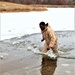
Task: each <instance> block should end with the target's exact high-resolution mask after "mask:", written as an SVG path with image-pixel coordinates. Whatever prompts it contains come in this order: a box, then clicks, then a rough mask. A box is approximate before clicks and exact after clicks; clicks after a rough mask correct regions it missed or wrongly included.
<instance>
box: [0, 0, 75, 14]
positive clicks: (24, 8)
mask: <svg viewBox="0 0 75 75" xmlns="http://www.w3.org/2000/svg"><path fill="white" fill-rule="evenodd" d="M47 8H75V5H35V4H34V5H32V4H31V5H24V4H16V3H11V2H3V1H0V12H1V13H2V12H31V11H37V12H39V11H47Z"/></svg>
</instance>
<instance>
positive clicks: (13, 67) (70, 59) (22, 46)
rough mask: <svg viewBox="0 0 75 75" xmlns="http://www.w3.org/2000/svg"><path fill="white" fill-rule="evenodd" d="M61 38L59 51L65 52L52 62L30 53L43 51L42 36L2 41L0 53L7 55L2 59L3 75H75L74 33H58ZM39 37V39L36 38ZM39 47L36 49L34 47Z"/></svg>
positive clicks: (28, 36) (0, 62) (45, 57)
mask: <svg viewBox="0 0 75 75" xmlns="http://www.w3.org/2000/svg"><path fill="white" fill-rule="evenodd" d="M56 33H57V35H58V37H59V50H60V51H63V52H65V54H64V55H61V57H59V58H58V59H57V60H51V59H49V58H48V57H47V56H42V55H38V54H35V53H33V52H32V51H28V50H27V48H28V47H30V48H31V50H37V49H40V50H41V49H42V47H43V44H44V42H42V43H41V42H40V40H41V34H40V33H38V34H32V35H26V36H22V37H21V38H17V37H15V38H11V39H8V40H4V41H0V53H4V54H5V53H6V54H8V55H4V56H3V59H0V67H1V70H0V74H1V75H74V73H75V72H74V63H75V54H74V52H75V47H74V43H75V42H74V40H73V39H74V37H75V32H74V31H64V32H63V31H61V32H56ZM36 37H37V38H36ZM35 45H37V47H36V48H34V46H35Z"/></svg>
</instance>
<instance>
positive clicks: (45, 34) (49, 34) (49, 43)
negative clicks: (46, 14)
mask: <svg viewBox="0 0 75 75" xmlns="http://www.w3.org/2000/svg"><path fill="white" fill-rule="evenodd" d="M39 27H40V29H41V33H42V40H41V42H43V41H44V40H45V43H44V47H43V52H47V51H48V50H50V49H52V50H53V52H54V53H56V54H58V37H57V35H56V33H55V32H54V30H53V29H52V28H51V26H50V25H49V24H48V23H47V24H45V22H40V23H39Z"/></svg>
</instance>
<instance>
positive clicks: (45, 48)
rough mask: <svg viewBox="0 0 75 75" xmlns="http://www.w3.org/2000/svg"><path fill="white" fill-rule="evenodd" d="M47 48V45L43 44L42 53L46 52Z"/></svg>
mask: <svg viewBox="0 0 75 75" xmlns="http://www.w3.org/2000/svg"><path fill="white" fill-rule="evenodd" d="M47 47H48V45H47V43H46V42H45V44H44V47H43V49H42V51H43V52H47Z"/></svg>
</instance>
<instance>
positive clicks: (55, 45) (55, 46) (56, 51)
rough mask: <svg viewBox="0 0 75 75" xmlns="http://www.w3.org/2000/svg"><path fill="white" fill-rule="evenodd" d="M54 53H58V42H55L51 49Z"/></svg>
mask: <svg viewBox="0 0 75 75" xmlns="http://www.w3.org/2000/svg"><path fill="white" fill-rule="evenodd" d="M52 50H53V52H54V53H58V40H56V41H55V44H54V46H53V47H52Z"/></svg>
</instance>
